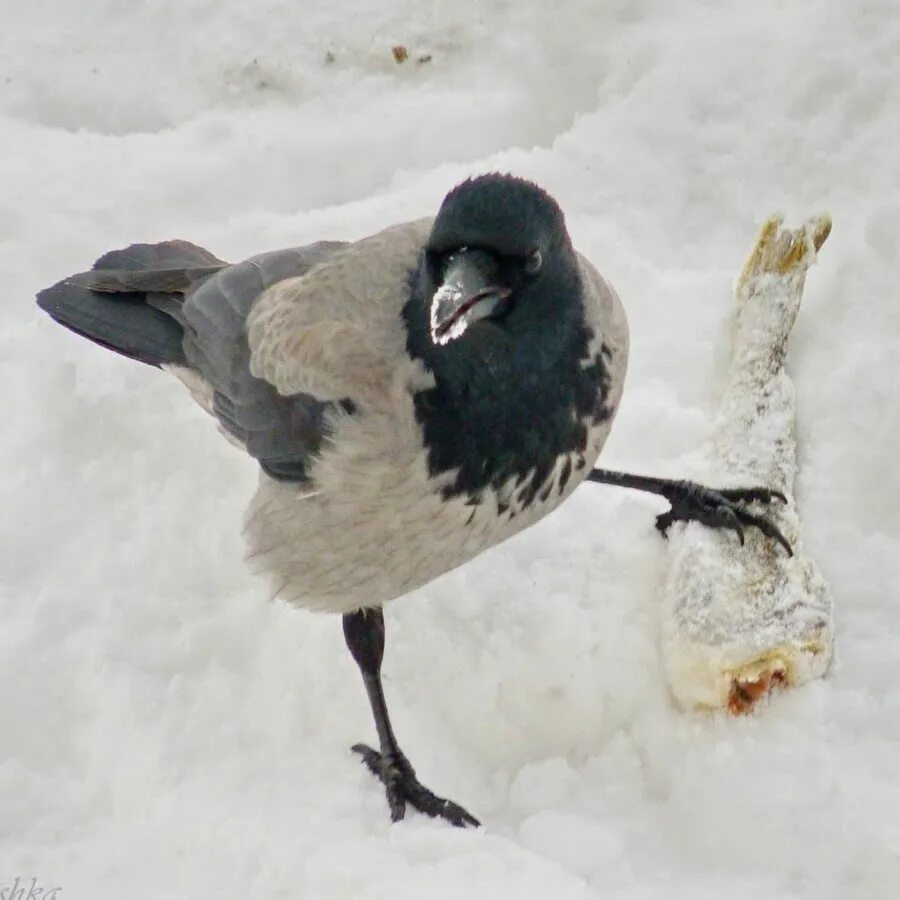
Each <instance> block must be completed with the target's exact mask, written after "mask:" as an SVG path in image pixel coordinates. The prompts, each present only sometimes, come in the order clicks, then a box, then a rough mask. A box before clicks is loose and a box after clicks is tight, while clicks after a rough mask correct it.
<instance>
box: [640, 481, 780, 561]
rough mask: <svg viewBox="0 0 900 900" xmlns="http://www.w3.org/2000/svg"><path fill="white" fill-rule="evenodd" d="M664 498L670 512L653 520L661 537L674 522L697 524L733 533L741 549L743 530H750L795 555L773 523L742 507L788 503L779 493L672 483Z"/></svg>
mask: <svg viewBox="0 0 900 900" xmlns="http://www.w3.org/2000/svg"><path fill="white" fill-rule="evenodd" d="M665 497H666V499H667V500H668V501H669V503H671V504H672V508H671V509H669V510H668V511H667V512H664V513H663V514H662V515H659V516H657V517H656V527H657V528H658V529H659V531H660V532H661V533H662V535H663V536H664V537H666V536H667V531H668V529H669V526H670V525H672V523H673V522H679V521H680V522H700V523H702V524H703V525H706V526H708V527H710V528H728V529H730V530H732V531H734V532H735V533H736V534H737V538H738V541H740V544H741V546H742V547H743V546H744V526H752V527H754V528H757V529H759V531H761V532H762V533H763V534H764V535H765V536H766V537H768V538H771V539H772V540H775V541H778V543H779V544H781V546H782V547H784V549H785V551H786V552H787V555H788V556H793V555H794V551H793V550H792V549H791V545H790V543H788V540H787V538H785V536H784V535H783V534H782V533H781V531H779V529H778V528H777V527H776V526H775V524H774V523H773V522H771V521H770V520H769V519H768V518H766V517H765V516H758V515H754V514H753V513H751V512H748V511H747V510H746V509H745V508H744V507H743V504H747V503H772V502H773V501H774V500H779V501H781V502H782V503H787V497H785V495H784V494H783V493H781V491H776V490H771V489H770V488H764V487H752V488H725V489H723V490H715V489H714V488H708V487H704V486H703V485H702V484H696V483H694V482H693V481H678V482H675V483H673V485H672V487H671V489H670V490H668V491H667V492H666V494H665Z"/></svg>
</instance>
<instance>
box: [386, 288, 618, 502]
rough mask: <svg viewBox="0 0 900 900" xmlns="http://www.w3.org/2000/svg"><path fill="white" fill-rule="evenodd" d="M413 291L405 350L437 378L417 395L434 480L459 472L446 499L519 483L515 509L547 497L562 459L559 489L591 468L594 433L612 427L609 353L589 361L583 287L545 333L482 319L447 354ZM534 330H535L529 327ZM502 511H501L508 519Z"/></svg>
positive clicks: (472, 497)
mask: <svg viewBox="0 0 900 900" xmlns="http://www.w3.org/2000/svg"><path fill="white" fill-rule="evenodd" d="M415 281H416V278H415V276H414V279H413V290H412V291H411V293H410V299H409V300H408V301H407V304H406V306H405V307H404V310H403V316H404V319H405V321H406V325H407V328H408V331H409V338H408V343H407V349H408V350H409V353H410V355H411V356H413V357H414V358H418V359H421V360H422V361H423V362H424V363H425V365H426V366H427V367H428V369H429V370H430V371H431V372H432V373H433V375H434V377H435V381H436V386H435V387H434V388H431V389H430V390H425V391H420V392H419V393H417V394H416V395H415V397H414V401H415V408H416V417H417V419H418V421H419V423H420V424H421V426H422V429H423V432H424V439H425V444H426V446H427V449H428V467H429V473H430V474H431V475H432V476H437V475H440V474H442V473H445V472H451V471H453V472H455V477H454V479H453V481H452V482H451V483H450V484H448V485H446V486H445V487H444V488H443V491H442V492H443V495H444V496H445V497H447V498H449V497H453V496H459V495H463V494H464V495H467V496H468V497H469V501H470V502H471V503H472V504H473V505H475V504H478V503H480V502H481V500H482V496H483V493H484V491H485V489H486V488H493V489H498V488H500V487H501V486H502V485H504V484H505V483H506V482H507V481H508V480H509V479H510V478H513V479H514V483H515V491H516V499H517V505H518V506H519V507H522V508H524V507H527V506H529V505H530V504H531V503H532V502H534V500H535V498H536V497H538V498H540V499H546V498H547V496H548V495H549V493H550V491H551V490H552V489H553V485H552V484H551V483H549V482H548V477H549V476H550V474H551V472H552V471H553V469H554V467H555V465H556V462H557V460H558V459H559V457H560V456H562V455H567V456H570V457H572V458H573V459H574V462H573V463H572V464H571V465H567V464H564V465H563V468H562V471H561V475H560V480H561V481H562V482H563V483H562V484H561V485H559V490H560V492H561V491H562V488H563V487H564V486H565V480H568V478H569V477H570V475H571V474H572V471H573V469H574V470H578V469H583V468H584V466H585V458H584V455H583V454H584V451H585V449H586V447H587V438H588V427H589V426H590V425H596V424H599V423H601V422H603V421H606V420H607V419H608V418H609V417H610V415H611V414H612V411H611V410H610V409H609V408H608V407H607V404H606V399H607V397H608V394H609V385H610V376H609V372H608V368H607V363H608V360H609V355H610V354H609V350H608V348H607V347H605V346H602V347H601V349H600V352H598V353H596V354H594V355H591V354H590V352H589V349H588V348H589V344H590V342H591V339H592V338H593V333H592V332H591V329H589V328H588V327H587V326H586V325H585V324H584V316H583V310H582V303H581V294H580V285H578V288H579V289H578V290H575V291H572V292H571V294H570V296H569V298H568V300H567V301H564V300H563V298H560V303H559V307H558V308H559V315H558V316H557V317H555V318H554V320H553V322H551V323H543V325H542V327H540V328H537V327H531V325H529V327H522V328H519V329H518V330H516V329H512V330H511V329H510V328H509V327H508V323H503V322H501V323H496V322H492V321H489V320H487V321H483V322H479V323H477V324H476V325H475V326H473V327H472V328H471V329H470V331H469V332H467V333H466V334H465V335H464V336H463V337H462V338H460V339H459V340H457V341H454V342H453V343H451V344H448V345H446V346H443V347H435V346H434V344H433V343H432V342H431V339H430V336H429V333H428V326H427V301H425V300H423V299H422V291H421V290H416V284H415ZM532 324H533V323H532ZM503 511H504V510H503V508H502V507H501V512H503Z"/></svg>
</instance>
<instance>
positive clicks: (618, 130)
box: [0, 0, 900, 900]
mask: <svg viewBox="0 0 900 900" xmlns="http://www.w3.org/2000/svg"><path fill="white" fill-rule="evenodd" d="M0 26H2V27H0V270H2V273H3V279H4V296H3V301H2V304H0V411H2V413H0V414H2V424H3V427H2V432H0V612H2V623H3V624H2V627H0V666H2V672H3V678H2V680H0V810H2V814H0V888H3V887H7V886H8V885H10V884H11V883H12V882H13V879H14V878H15V877H17V876H18V877H20V878H22V879H29V880H30V878H31V877H32V876H35V877H37V879H38V882H39V884H41V885H43V886H44V887H45V888H50V887H54V886H60V887H61V889H62V890H61V893H60V894H59V897H60V900H75V898H91V900H96V898H107V897H109V898H121V897H129V898H135V900H140V898H148V900H149V898H153V900H159V898H168V897H172V898H191V900H193V898H199V897H227V898H231V897H234V898H256V897H259V898H267V900H268V898H282V897H283V898H288V897H298V898H327V900H330V898H363V900H375V898H391V900H403V898H454V900H458V898H466V900H471V898H506V897H509V898H535V900H537V898H541V900H544V898H560V900H565V898H587V897H604V898H622V900H626V898H627V900H647V898H666V900H668V898H673V900H677V898H690V900H703V898H721V897H728V898H734V900H737V898H762V897H765V898H767V900H780V898H816V900H822V898H839V900H856V898H860V900H863V898H864V900H882V898H884V900H886V898H889V897H894V896H896V891H897V890H898V884H900V855H898V854H900V780H898V764H900V763H898V760H900V746H898V744H900V653H898V650H897V642H898V622H900V598H898V596H897V594H898V588H897V585H898V582H900V502H898V501H900V466H898V464H897V441H898V439H900V411H898V410H900V404H898V399H897V397H898V388H900V383H898V378H900V376H898V374H897V373H898V371H900V365H898V359H900V296H898V289H897V284H898V252H897V237H898V234H900V162H898V143H900V102H898V101H900V63H898V60H900V12H898V7H897V4H896V2H895V0H871V2H867V3H865V4H863V3H850V2H845V0H804V2H794V3H786V2H780V0H759V2H756V3H746V2H739V0H734V2H730V3H726V2H721V3H713V2H709V0H707V2H702V0H673V2H669V3H666V4H662V3H650V2H649V0H643V2H640V0H638V2H626V0H619V2H603V3H601V2H583V3H574V2H573V3H565V2H560V3H556V4H552V5H551V4H549V3H548V4H544V3H537V2H534V0H532V2H526V0H519V2H516V3H512V2H510V3H506V2H499V0H495V2H489V0H484V2H474V0H454V2H450V0H446V2H441V0H435V2H433V3H421V2H414V0H401V2H394V3H392V4H391V3H388V2H387V0H370V2H367V3H356V4H352V5H350V4H337V3H333V2H330V0H305V2H302V3H301V2H296V0H290V2H289V0H255V2H248V0H244V2H240V0H178V2H175V0H171V2H162V0H158V2H152V3H151V2H144V3H140V2H136V0H129V2H126V0H117V2H113V0H79V2H77V3H75V2H71V3H70V2H64V0H56V2H53V0H28V2H15V3H14V2H12V0H0ZM394 44H404V45H406V46H407V47H408V48H409V52H410V57H409V59H408V60H407V62H406V63H404V64H403V65H397V64H396V63H395V62H394V60H393V57H392V55H391V46H392V45H394ZM329 53H330V54H331V57H329V59H331V60H332V61H330V62H328V61H326V55H327V54H329ZM424 54H430V55H431V60H430V61H429V62H424V63H418V62H416V60H417V59H418V58H419V57H420V56H422V55H424ZM488 170H503V171H506V170H509V171H513V172H515V173H517V174H520V175H524V176H527V177H531V178H534V179H536V180H537V181H539V182H540V183H541V184H543V185H544V186H546V187H547V188H548V189H549V190H550V191H551V192H552V193H553V194H554V195H555V196H556V197H557V198H558V199H559V201H560V203H561V204H562V206H563V208H564V209H565V210H566V212H567V216H568V222H569V227H570V230H571V232H572V235H573V238H574V240H575V243H576V245H577V246H578V247H579V249H581V250H582V252H584V253H586V254H587V255H588V256H589V257H590V258H591V259H592V260H593V261H594V262H595V263H596V265H597V266H598V267H599V268H600V269H601V270H602V271H603V272H604V273H605V274H606V275H607V276H608V277H609V278H610V280H611V281H612V282H613V283H614V284H615V285H616V287H617V288H618V290H619V292H620V294H621V296H622V298H623V300H624V302H625V305H626V307H627V309H628V313H629V317H630V322H631V330H632V348H633V349H632V361H631V368H630V372H629V377H628V383H627V385H626V391H625V400H624V403H623V406H622V409H621V412H620V416H619V419H618V420H617V422H616V425H615V428H614V429H613V436H612V438H611V440H610V442H609V444H608V446H607V449H606V450H605V451H604V455H603V457H602V459H603V461H604V463H605V464H606V465H609V466H618V467H621V468H627V469H631V470H637V471H644V472H652V473H656V474H668V475H685V474H686V475H691V476H694V477H701V478H702V477H703V476H704V475H707V476H708V475H709V474H710V473H708V472H706V471H705V470H704V468H703V463H702V460H703V446H704V441H705V440H706V439H707V437H708V435H709V432H710V428H711V423H712V414H713V412H714V409H715V401H716V391H717V387H718V384H719V381H718V379H719V377H720V375H721V371H722V365H723V362H724V359H725V357H724V353H725V347H726V341H725V323H726V320H727V316H728V312H729V301H730V291H731V283H732V280H733V278H734V277H735V276H736V274H737V272H738V271H739V269H740V266H741V264H742V262H743V259H744V257H745V255H746V253H747V252H748V251H749V249H750V247H751V245H752V242H753V240H754V237H755V234H756V230H757V228H758V226H759V224H760V223H761V222H762V221H763V219H764V218H765V217H766V216H767V215H769V214H770V213H771V212H773V211H774V210H776V209H782V210H784V211H785V212H786V213H787V215H788V219H789V221H791V222H793V223H794V224H796V223H797V222H798V221H799V220H800V219H801V218H803V217H805V216H806V215H807V214H809V213H812V212H817V211H819V210H823V209H824V210H828V211H830V212H831V213H832V215H833V217H834V222H835V227H834V232H833V234H832V236H831V238H830V240H829V242H828V244H827V245H826V246H825V248H824V250H823V252H822V257H821V262H820V264H819V265H818V266H817V267H816V268H814V269H813V270H812V271H811V272H810V276H809V280H808V283H807V291H806V297H805V300H804V306H803V308H802V309H801V313H800V318H799V320H798V323H797V326H796V328H795V331H794V334H793V337H792V343H791V350H790V359H789V367H790V371H791V374H792V376H793V378H794V379H795V383H796V386H797V394H798V408H799V440H800V447H799V455H800V463H801V476H800V479H799V482H798V484H797V495H798V502H799V504H800V512H801V516H802V518H803V522H804V528H805V539H806V547H807V550H808V551H809V552H810V554H811V555H812V556H813V557H814V558H816V559H817V560H818V562H819V563H820V565H821V567H822V569H823V572H824V574H825V576H826V578H827V579H828V580H829V581H830V583H831V586H832V589H833V592H834V595H835V598H836V603H837V628H838V638H839V657H838V661H837V664H836V665H835V667H834V669H833V671H832V673H831V674H830V676H829V677H828V678H827V679H826V680H824V681H822V682H819V683H816V684H814V685H811V686H810V687H808V688H805V689H803V690H800V691H797V692H795V693H793V694H791V695H784V696H781V697H777V698H775V699H774V700H773V701H772V702H771V703H770V704H769V706H768V707H767V708H765V709H763V710H762V711H761V712H760V713H759V715H758V716H755V717H752V718H749V719H744V720H733V719H727V720H726V719H711V718H708V717H705V716H700V715H684V714H680V713H677V712H676V711H675V710H674V709H673V706H672V704H671V701H670V699H669V696H668V694H667V690H666V687H665V683H664V678H663V674H662V672H661V668H660V659H659V628H660V619H659V606H658V597H659V594H660V588H661V584H662V580H663V578H664V576H665V572H666V566H667V556H666V548H665V544H664V543H663V542H662V541H661V540H659V538H658V537H657V535H656V533H655V531H654V529H653V517H654V514H655V513H657V512H659V511H661V508H662V507H661V505H660V504H659V503H658V502H657V501H654V500H653V499H651V498H645V497H642V496H640V495H636V494H633V493H630V492H626V491H617V490H616V489H614V488H605V487H599V486H591V485H587V486H584V487H582V488H581V489H580V490H579V491H578V492H577V493H576V495H575V496H574V497H573V499H572V500H571V501H570V502H569V503H568V504H567V505H566V506H565V507H564V508H563V509H562V510H560V511H559V512H558V513H556V514H554V515H553V516H551V517H550V518H549V519H547V520H545V521H544V522H543V523H541V524H540V525H539V526H537V527H535V528H533V529H532V530H531V531H529V532H528V533H526V534H524V535H522V536H520V537H518V538H516V539H515V540H512V541H510V542H509V543H507V544H506V545H504V546H502V547H500V548H498V549H496V550H494V551H492V552H490V553H488V554H485V555H484V556H483V557H481V558H480V559H478V560H477V561H476V562H474V563H473V564H471V565H469V566H468V567H466V568H464V569H463V570H461V571H457V572H454V573H452V574H451V575H449V576H446V577H444V578H443V579H441V580H440V581H438V582H437V583H435V584H433V585H431V586H429V587H427V588H425V589H423V590H422V591H419V592H417V593H416V594H414V595H411V596H409V597H407V598H404V599H403V600H401V601H398V602H397V603H396V604H394V605H392V606H390V607H389V609H388V612H387V618H388V652H387V660H386V689H387V693H388V697H389V701H390V703H391V707H392V710H393V714H394V717H395V719H396V725H397V730H398V733H399V735H400V738H401V742H402V744H403V746H404V747H405V748H406V750H407V752H408V753H409V755H410V757H411V758H412V760H413V762H414V764H415V765H416V767H417V769H418V771H419V774H420V775H421V777H422V779H423V780H424V781H425V782H426V783H427V784H429V785H430V786H431V787H433V788H434V789H435V790H436V791H438V792H439V793H445V794H447V795H449V796H451V797H453V798H454V799H456V800H458V801H459V802H460V803H462V804H464V805H466V806H468V807H469V808H470V809H471V810H472V811H473V812H474V813H476V814H477V815H478V816H479V817H480V818H482V820H483V821H484V822H485V825H486V827H485V828H484V829H483V830H481V831H478V832H473V831H469V832H461V831H457V830H454V829H452V828H450V827H448V826H447V825H445V824H443V823H439V822H434V821H431V820H428V819H425V818H424V817H421V816H418V815H413V814H411V815H410V816H409V817H408V819H407V821H406V822H404V823H402V824H401V825H398V826H393V827H392V826H391V825H390V824H389V822H388V815H387V808H386V804H385V801H384V796H383V792H382V790H381V788H380V786H379V785H378V784H377V783H376V782H375V781H374V779H373V778H371V776H369V775H368V773H367V772H366V771H365V770H364V769H363V767H362V766H361V765H360V764H359V763H358V761H357V759H356V758H355V757H354V756H352V755H351V754H350V752H349V750H348V747H349V745H350V744H351V743H353V742H355V741H357V740H361V739H367V740H372V739H373V738H374V734H373V727H372V724H371V720H370V717H369V711H368V708H367V705H366V701H365V696H364V692H363V689H362V685H361V682H360V680H359V677H358V674H357V672H356V670H355V667H354V665H353V662H352V660H351V659H350V657H349V655H348V654H347V653H346V651H345V650H344V647H343V641H342V636H341V629H340V623H339V621H338V620H337V619H331V618H323V617H315V616H312V615H309V614H306V613H302V612H298V611H296V610H293V609H291V608H289V607H286V606H284V605H282V604H277V603H276V604H272V603H268V602H266V600H267V596H268V588H267V587H266V585H265V584H264V583H263V582H261V581H258V580H256V579H255V578H253V577H252V576H251V575H250V574H248V572H247V569H246V567H245V564H244V562H243V559H242V554H243V548H242V543H241V537H240V529H241V515H242V510H243V508H244V505H245V503H246V501H247V499H248V497H249V495H250V494H251V492H252V490H253V486H254V484H255V479H256V472H255V466H254V465H253V464H252V463H250V462H249V461H247V460H246V459H244V458H242V457H241V455H240V454H239V453H237V452H236V451H235V450H233V449H232V448H231V447H230V446H228V445H227V444H226V443H225V442H224V441H223V440H222V439H221V438H220V437H219V435H218V434H217V433H216V430H215V428H214V427H213V423H211V422H210V421H208V420H207V419H206V418H205V417H204V414H203V413H202V412H201V411H200V410H199V409H197V408H196V407H194V406H193V405H192V404H191V402H190V401H189V399H188V397H187V395H186V394H185V393H184V391H183V389H182V388H181V386H180V385H178V384H177V383H175V382H174V381H171V380H169V379H167V378H166V377H165V376H163V375H161V374H160V373H158V372H156V371H154V370H152V369H150V368H147V367H142V366H139V365H137V364H135V363H130V362H128V361H126V360H121V359H119V358H117V357H115V356H114V355H113V354H110V353H105V352H103V351H102V350H100V349H99V348H97V347H94V346H92V345H89V344H88V343H87V342H85V341H81V340H78V339H77V338H75V337H74V336H72V335H70V334H68V333H65V332H64V331H63V330H62V329H60V328H58V327H56V326H54V325H53V324H52V323H51V322H50V321H49V320H47V319H46V318H45V317H43V316H41V315H40V314H39V313H38V311H37V310H36V308H35V307H34V305H33V299H32V298H33V295H34V293H35V292H36V291H37V290H39V289H40V288H42V287H45V286H47V285H49V284H51V283H52V282H54V281H56V280H58V279H59V278H61V277H63V276H65V275H67V274H69V273H71V272H74V271H79V270H82V269H84V268H86V267H88V266H89V265H90V263H91V262H92V261H93V260H94V259H95V258H96V257H97V256H98V255H100V254H101V253H102V252H104V251H106V250H108V249H111V248H114V247H120V246H124V245H126V244H128V243H130V242H133V241H147V240H149V241H152V240H160V239H165V238H171V237H184V238H188V239H191V240H193V241H196V242H197V243H201V244H203V245H205V246H207V247H209V248H210V249H211V250H213V251H214V252H215V253H217V254H218V255H220V256H223V257H225V258H229V259H234V260H238V259H241V258H243V257H245V256H247V255H249V254H252V253H256V252H260V251H263V250H267V249H273V248H276V247H282V246H290V245H294V244H302V243H304V242H308V241H311V240H314V239H318V238H325V237H329V238H358V237H362V236H364V235H366V234H369V233H371V232H373V231H376V230H378V229H380V228H381V227H383V226H385V225H387V224H391V223H393V222H396V221H400V220H403V219H407V218H412V217H416V216H420V215H427V214H433V213H434V211H435V210H436V209H437V205H438V203H439V202H440V199H441V198H442V197H443V195H444V193H445V192H446V191H447V190H448V189H449V188H450V187H451V186H452V185H453V184H455V183H456V182H457V181H458V180H460V179H461V178H462V177H464V176H465V175H468V174H471V173H477V172H483V171H488Z"/></svg>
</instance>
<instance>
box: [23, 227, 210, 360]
mask: <svg viewBox="0 0 900 900" xmlns="http://www.w3.org/2000/svg"><path fill="white" fill-rule="evenodd" d="M225 265H226V263H224V262H222V260H220V259H217V258H216V257H215V256H213V255H212V254H211V253H210V252H209V251H207V250H204V249H203V248H202V247H197V246H195V245H194V244H190V243H188V242H187V241H166V242H164V243H160V244H133V245H132V246H130V247H127V248H126V249H124V250H113V251H112V252H110V253H106V254H104V255H103V256H101V257H100V259H98V260H97V262H96V263H94V267H93V269H92V270H91V271H90V272H82V273H81V274H78V275H73V276H71V277H70V278H64V279H63V280H62V281H60V282H58V283H57V284H55V285H53V287H50V288H47V289H46V290H43V291H41V292H40V293H39V294H38V295H37V303H38V306H39V307H40V308H41V309H43V310H44V311H45V312H46V313H48V314H49V315H50V316H51V317H52V318H53V319H55V320H56V321H57V322H59V323H60V324H61V325H64V326H65V327H66V328H68V329H70V330H71V331H74V332H75V333H76V334H80V335H82V336H83V337H86V338H88V339H89V340H91V341H93V342H94V343H96V344H100V345H101V346H103V347H107V348H108V349H110V350H114V351H115V352H116V353H120V354H122V355H123V356H127V357H130V358H131V359H136V360H138V361H140V362H144V363H147V364H149V365H152V366H161V365H165V364H166V363H175V364H184V362H185V359H184V351H183V349H182V337H183V334H184V328H183V324H182V321H181V317H180V315H179V310H180V307H181V300H182V298H183V296H184V293H185V291H187V290H188V289H189V288H191V287H192V286H194V285H196V284H197V283H199V282H200V281H202V280H203V279H204V278H206V277H207V276H209V275H211V274H212V273H214V272H216V271H218V270H219V269H221V268H222V267H223V266H225Z"/></svg>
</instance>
